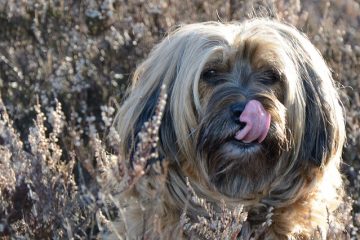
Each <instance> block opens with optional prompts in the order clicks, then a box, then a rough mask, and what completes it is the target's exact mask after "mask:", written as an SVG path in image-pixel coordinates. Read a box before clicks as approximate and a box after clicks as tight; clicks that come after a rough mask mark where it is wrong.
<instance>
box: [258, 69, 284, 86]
mask: <svg viewBox="0 0 360 240" xmlns="http://www.w3.org/2000/svg"><path fill="white" fill-rule="evenodd" d="M259 81H260V82H261V83H262V84H264V85H273V84H275V83H277V82H279V81H280V75H279V73H278V72H277V71H275V70H266V71H264V72H262V73H261V75H260V77H259Z"/></svg>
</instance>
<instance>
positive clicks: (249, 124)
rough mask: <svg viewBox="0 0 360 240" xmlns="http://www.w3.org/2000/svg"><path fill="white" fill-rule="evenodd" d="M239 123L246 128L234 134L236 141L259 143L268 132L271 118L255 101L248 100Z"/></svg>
mask: <svg viewBox="0 0 360 240" xmlns="http://www.w3.org/2000/svg"><path fill="white" fill-rule="evenodd" d="M239 120H240V122H243V123H245V124H246V126H245V127H244V128H243V129H241V130H239V131H238V132H237V133H236V134H235V139H236V140H239V141H240V140H241V141H243V142H245V143H250V142H253V141H257V142H259V143H261V142H262V141H264V139H265V138H266V135H267V134H268V132H269V128H270V121H271V116H270V114H269V113H268V112H267V111H266V110H265V109H264V107H263V105H262V104H261V103H260V102H259V101H257V100H250V101H249V102H248V103H247V104H246V106H245V109H244V111H243V112H242V113H241V115H240V118H239Z"/></svg>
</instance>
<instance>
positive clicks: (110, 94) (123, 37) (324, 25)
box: [0, 0, 360, 239]
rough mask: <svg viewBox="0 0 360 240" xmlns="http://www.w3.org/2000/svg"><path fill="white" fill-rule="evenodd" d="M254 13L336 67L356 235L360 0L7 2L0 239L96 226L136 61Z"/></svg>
mask: <svg viewBox="0 0 360 240" xmlns="http://www.w3.org/2000/svg"><path fill="white" fill-rule="evenodd" d="M254 16H268V17H271V18H277V19H280V20H282V21H284V22H287V23H290V24H293V25H295V26H296V27H297V28H299V29H300V30H302V31H303V32H305V33H306V34H307V35H308V37H309V38H310V40H311V41H312V42H313V43H314V44H315V45H316V46H317V48H318V49H319V50H320V52H321V53H322V54H323V56H324V58H325V60H326V61H327V63H328V65H329V66H330V68H331V69H332V71H333V77H334V79H335V80H336V82H337V83H338V87H339V91H340V94H341V97H342V101H343V104H344V108H345V110H346V123H347V125H346V129H347V144H346V146H345V149H344V153H343V159H344V164H343V172H344V176H345V178H346V183H347V191H348V193H349V196H350V198H351V200H352V205H353V211H352V217H353V218H352V219H351V222H349V225H350V226H349V231H350V236H351V237H352V238H353V239H358V238H359V237H360V235H359V227H360V31H359V29H360V1H359V0H319V1H315V0H313V1H311V0H303V1H300V0H278V1H276V0H267V1H256V0H254V1H244V0H243V1H241V0H221V1H220V0H206V1H199V0H193V1H191V0H183V1H175V0H148V1H145V0H85V1H77V0H27V1H25V0H0V95H1V98H2V102H1V101H0V102H1V103H0V113H1V118H0V238H1V237H4V238H10V237H21V236H22V237H25V238H37V239H40V238H53V237H55V236H57V237H60V238H62V237H65V236H67V237H65V238H70V236H72V237H75V238H84V237H85V236H87V237H88V238H89V236H91V237H95V236H96V233H97V232H101V231H102V227H101V224H100V223H101V222H104V221H106V217H104V216H103V215H101V211H97V210H96V211H94V208H95V209H98V210H99V209H101V208H102V204H99V203H98V199H100V198H101V196H99V194H97V189H98V184H97V182H96V181H95V180H93V177H94V172H96V171H98V170H96V168H93V166H95V165H97V166H98V165H99V163H98V162H96V160H97V159H99V156H101V154H103V153H104V151H105V147H103V146H102V145H101V144H103V142H104V141H105V136H107V135H108V134H109V131H110V130H109V127H110V125H111V122H112V118H113V116H114V113H115V111H116V109H117V107H118V105H119V104H120V103H121V99H122V97H123V95H124V93H125V89H126V87H127V86H128V83H129V78H130V77H131V74H132V72H133V71H134V69H135V68H136V66H137V64H139V63H140V62H141V61H142V60H143V59H144V58H145V57H146V56H147V54H148V53H149V51H150V50H151V48H152V47H153V46H154V44H156V43H158V42H159V41H160V40H161V39H162V38H163V37H164V36H166V33H167V32H168V31H169V30H171V29H174V28H175V27H176V26H178V25H180V24H185V23H192V22H198V21H208V20H215V21H224V22H226V21H233V20H235V21H238V20H239V21H241V20H243V19H246V18H251V17H254ZM99 144H100V145H101V147H99V148H97V149H96V148H95V147H94V146H100V145H99ZM99 149H100V150H99ZM111 149H112V150H108V149H107V150H106V151H110V152H116V148H111ZM39 161H43V162H44V163H39ZM39 169H40V170H39ZM80 182H81V183H83V184H80ZM83 185H84V186H86V189H85V188H83V187H82V186H83ZM88 193H89V194H88ZM90 193H91V194H90ZM87 194H88V195H87ZM50 195H51V196H50ZM54 199H55V200H54ZM79 199H80V200H81V201H80V200H79ZM39 211H40V212H39ZM108 215H109V216H110V215H112V213H111V212H109V213H108ZM88 216H91V217H88ZM91 237H90V238H91Z"/></svg>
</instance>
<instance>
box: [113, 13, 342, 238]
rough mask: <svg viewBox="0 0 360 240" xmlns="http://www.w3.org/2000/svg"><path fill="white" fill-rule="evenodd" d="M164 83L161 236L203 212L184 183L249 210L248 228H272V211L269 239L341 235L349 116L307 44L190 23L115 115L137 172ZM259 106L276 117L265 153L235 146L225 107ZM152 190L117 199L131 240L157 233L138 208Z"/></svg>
mask: <svg viewBox="0 0 360 240" xmlns="http://www.w3.org/2000/svg"><path fill="white" fill-rule="evenodd" d="M163 84H165V85H166V86H167V87H168V96H169V97H168V101H167V105H166V108H165V111H164V117H163V120H162V123H161V126H160V140H159V151H160V153H161V155H162V156H163V157H164V159H165V161H167V162H168V171H167V175H166V183H165V188H164V190H163V192H162V193H161V194H160V195H159V197H158V199H159V201H160V204H159V206H158V208H159V209H157V212H158V217H159V218H160V219H161V224H160V225H159V226H158V228H159V229H160V230H161V232H162V234H163V236H165V238H166V236H171V237H174V236H176V234H180V232H181V227H180V226H179V221H180V215H181V213H182V211H183V210H184V209H185V206H186V209H187V214H188V216H190V218H191V219H197V218H196V216H197V215H202V214H205V213H204V212H203V211H202V210H201V209H200V208H199V207H198V206H196V205H191V203H188V197H187V185H186V179H189V182H190V184H191V186H192V187H193V188H194V190H195V192H196V194H197V195H199V196H200V197H202V198H205V199H206V200H207V201H209V202H211V203H213V204H214V205H216V204H218V203H219V202H220V199H222V200H224V201H225V203H226V205H227V206H228V207H230V208H231V207H233V206H236V205H237V204H243V205H244V206H245V210H246V211H248V213H249V215H248V219H247V222H248V225H249V226H250V228H251V229H256V227H257V226H258V225H259V224H261V222H262V221H265V220H266V219H262V218H263V215H264V214H263V213H262V210H261V209H262V208H263V207H264V206H271V207H273V208H274V211H273V212H274V215H273V216H272V224H271V226H270V227H269V228H268V229H267V230H266V231H265V232H264V234H263V236H262V237H263V238H264V239H287V238H301V239H307V238H310V237H311V236H312V234H313V233H314V231H316V230H319V229H320V231H321V232H322V233H326V231H327V229H328V227H329V225H332V226H340V225H341V223H339V221H337V219H336V217H335V215H336V214H335V212H336V209H337V207H338V205H339V202H340V201H341V198H342V179H341V174H340V172H339V164H340V162H341V152H342V147H343V144H344V138H345V130H344V129H345V127H344V117H343V109H342V106H341V104H340V101H339V96H338V94H337V92H336V89H335V87H334V81H333V79H332V77H331V73H330V71H329V69H328V67H327V66H326V64H325V62H324V60H323V58H322V57H321V55H320V54H319V52H318V50H316V48H315V47H314V46H313V45H312V44H311V43H310V41H309V40H308V39H307V38H306V37H305V36H304V35H303V34H301V33H300V32H299V31H297V30H296V29H295V28H293V27H291V26H288V25H285V24H282V23H279V22H277V21H273V20H267V19H253V20H248V21H245V22H242V23H227V24H224V23H217V22H206V23H197V24H190V25H185V26H183V27H180V28H179V29H177V30H175V31H174V32H172V33H170V34H169V35H168V36H167V37H166V38H165V39H164V40H163V41H162V42H161V43H160V44H158V45H157V46H156V47H155V48H154V49H153V50H152V52H151V53H150V55H149V57H148V58H147V59H146V60H145V61H144V62H143V63H142V64H141V65H140V66H139V67H138V68H137V70H136V72H135V73H134V76H133V83H132V87H131V89H130V92H129V95H128V97H127V99H126V101H125V102H124V104H123V105H122V107H121V109H120V111H119V113H118V115H117V119H116V124H117V125H116V126H117V129H118V132H119V134H120V137H121V139H122V143H123V144H122V146H121V153H122V154H123V156H125V158H126V159H130V161H129V162H130V163H129V164H130V167H131V158H132V156H131V155H132V154H133V152H134V146H136V141H137V137H136V136H137V133H138V132H139V131H140V130H141V127H142V126H143V124H144V122H145V121H148V120H149V119H150V118H151V116H152V115H153V114H154V109H155V107H156V103H157V99H158V97H159V92H160V87H161V86H162V85H163ZM253 99H256V100H257V101H259V102H260V103H261V104H262V105H263V106H264V108H265V109H266V111H267V112H269V113H270V115H271V125H270V130H269V133H268V135H267V137H266V139H265V140H264V141H263V142H262V143H261V144H259V143H251V144H248V145H245V144H243V143H241V142H240V141H238V142H234V141H235V140H234V134H235V132H236V131H237V130H238V129H239V124H238V123H236V121H233V120H232V118H231V114H230V110H229V108H230V106H231V105H232V104H234V103H241V102H246V101H249V100H253ZM147 181H149V182H151V181H152V184H157V183H156V182H154V181H156V180H154V179H151V177H150V176H149V177H148V180H147ZM140 189H141V190H140ZM142 191H143V192H142ZM146 191H147V189H146V187H145V188H144V187H135V188H134V189H133V190H132V191H130V192H128V193H126V194H124V195H122V196H121V197H122V198H126V199H127V200H129V199H132V200H130V201H128V203H127V204H128V205H127V207H126V209H125V213H124V214H125V219H126V225H127V234H126V235H127V236H128V237H130V238H136V237H138V236H142V234H143V233H144V229H146V231H147V232H152V231H155V230H154V229H155V226H154V225H153V224H150V223H149V222H151V221H149V219H147V221H144V219H143V215H142V214H141V213H143V212H144V211H145V212H146V211H147V209H148V210H149V209H152V208H153V205H152V204H147V203H146V201H142V202H141V203H139V202H138V201H136V200H137V199H139V196H140V195H144V194H146V193H144V192H146ZM126 199H123V200H124V201H126ZM129 202H130V204H129ZM145 222H147V223H145ZM159 229H157V230H156V231H158V230H159ZM184 236H185V237H189V235H186V234H185V235H184Z"/></svg>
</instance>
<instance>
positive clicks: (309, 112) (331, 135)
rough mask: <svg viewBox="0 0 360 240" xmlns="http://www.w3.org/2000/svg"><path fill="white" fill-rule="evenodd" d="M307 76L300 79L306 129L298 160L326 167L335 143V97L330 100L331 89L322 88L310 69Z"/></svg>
mask: <svg viewBox="0 0 360 240" xmlns="http://www.w3.org/2000/svg"><path fill="white" fill-rule="evenodd" d="M305 72H306V76H303V80H304V81H303V86H304V92H305V95H306V96H305V105H306V106H305V125H304V128H305V129H304V131H305V132H304V137H303V143H302V148H301V149H300V154H302V156H300V157H301V158H302V159H308V160H309V161H310V162H311V163H313V164H315V165H316V166H321V165H323V164H326V163H327V161H328V159H329V157H330V156H331V155H332V154H333V150H334V149H333V148H334V147H335V145H336V142H337V141H338V140H337V139H336V137H338V136H337V132H338V131H337V124H341V123H337V122H335V121H336V117H335V116H334V113H333V112H334V111H336V108H335V109H334V106H333V104H338V103H333V102H330V103H329V102H328V101H329V98H332V99H330V100H332V101H337V96H336V95H334V96H329V94H330V92H332V91H333V90H332V89H328V88H326V87H324V84H323V83H322V81H324V79H321V77H320V76H317V75H316V73H314V71H313V70H312V67H311V66H307V69H305ZM325 91H330V92H325Z"/></svg>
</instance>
